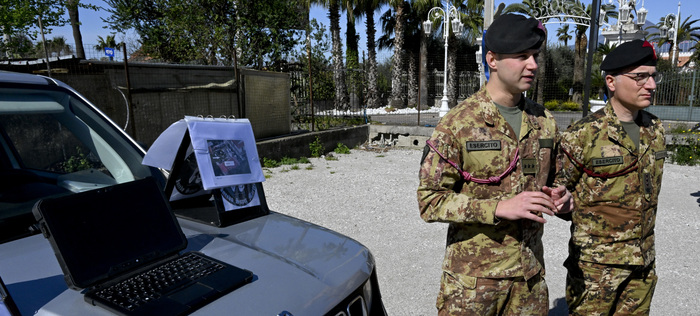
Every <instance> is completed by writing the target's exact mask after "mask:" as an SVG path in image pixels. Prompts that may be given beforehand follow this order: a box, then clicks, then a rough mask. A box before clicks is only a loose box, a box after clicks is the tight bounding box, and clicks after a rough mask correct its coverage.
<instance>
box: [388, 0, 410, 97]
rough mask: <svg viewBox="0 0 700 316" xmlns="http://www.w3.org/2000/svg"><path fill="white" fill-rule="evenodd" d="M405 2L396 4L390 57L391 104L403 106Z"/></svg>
mask: <svg viewBox="0 0 700 316" xmlns="http://www.w3.org/2000/svg"><path fill="white" fill-rule="evenodd" d="M405 6H406V2H405V1H401V2H400V3H399V4H398V5H397V6H396V26H395V27H394V56H392V57H391V104H390V105H391V106H392V107H394V108H403V107H404V101H403V85H402V84H401V77H402V75H403V71H404V67H403V65H404V64H403V63H404V51H403V45H404V22H405V20H406V18H405Z"/></svg>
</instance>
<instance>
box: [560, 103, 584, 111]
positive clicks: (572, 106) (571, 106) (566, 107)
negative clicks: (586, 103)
mask: <svg viewBox="0 0 700 316" xmlns="http://www.w3.org/2000/svg"><path fill="white" fill-rule="evenodd" d="M559 108H560V109H561V110H562V111H578V110H579V109H580V108H581V105H580V104H578V103H576V102H574V101H566V102H564V103H562V104H560V105H559Z"/></svg>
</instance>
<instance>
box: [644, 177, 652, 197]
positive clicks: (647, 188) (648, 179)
mask: <svg viewBox="0 0 700 316" xmlns="http://www.w3.org/2000/svg"><path fill="white" fill-rule="evenodd" d="M642 177H643V178H644V193H646V194H651V189H652V185H651V175H650V174H648V173H644V174H643V176H642Z"/></svg>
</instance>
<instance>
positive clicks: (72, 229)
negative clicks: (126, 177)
mask: <svg viewBox="0 0 700 316" xmlns="http://www.w3.org/2000/svg"><path fill="white" fill-rule="evenodd" d="M35 212H39V213H41V214H40V215H36V214H35V215H36V216H37V218H39V217H38V216H43V218H44V221H45V225H46V228H48V231H49V234H50V235H49V236H48V238H49V240H50V241H51V242H52V243H53V246H54V248H57V249H58V251H57V254H56V255H57V257H58V259H59V262H60V263H61V268H62V269H63V272H64V274H66V276H67V277H69V278H70V279H67V280H69V282H72V283H73V284H69V285H71V287H73V288H85V287H89V286H92V285H95V284H97V283H98V282H100V281H102V280H104V279H107V278H109V277H111V276H113V275H115V274H119V273H121V272H124V271H126V270H129V269H132V268H134V267H136V266H139V265H141V264H143V263H144V262H150V261H153V260H156V259H160V258H162V257H164V256H166V255H168V254H173V253H177V252H178V251H180V250H182V249H184V248H185V247H186V245H187V239H186V238H185V236H184V234H183V233H182V230H181V229H180V226H179V224H178V223H177V220H176V219H175V217H174V216H173V214H172V212H171V211H170V208H169V206H168V204H167V202H166V200H165V198H164V196H163V194H162V193H161V191H160V188H159V187H158V185H157V184H156V183H155V181H154V180H153V179H152V178H146V179H143V180H136V181H133V182H127V183H123V184H119V185H116V186H112V187H107V188H100V189H95V190H91V191H86V192H81V193H77V194H73V195H69V196H64V197H59V198H54V199H46V200H43V201H41V202H39V203H37V206H35Z"/></svg>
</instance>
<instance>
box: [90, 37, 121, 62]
mask: <svg viewBox="0 0 700 316" xmlns="http://www.w3.org/2000/svg"><path fill="white" fill-rule="evenodd" d="M94 48H95V50H96V51H104V49H105V48H114V49H115V50H121V45H119V44H117V41H116V40H115V39H114V35H107V37H105V38H102V36H99V35H98V36H97V45H95V46H94ZM109 60H114V57H113V56H109Z"/></svg>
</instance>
